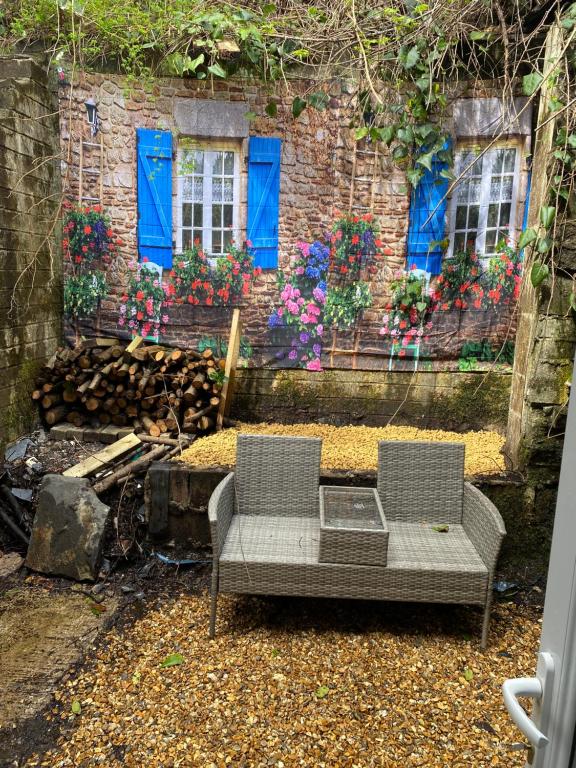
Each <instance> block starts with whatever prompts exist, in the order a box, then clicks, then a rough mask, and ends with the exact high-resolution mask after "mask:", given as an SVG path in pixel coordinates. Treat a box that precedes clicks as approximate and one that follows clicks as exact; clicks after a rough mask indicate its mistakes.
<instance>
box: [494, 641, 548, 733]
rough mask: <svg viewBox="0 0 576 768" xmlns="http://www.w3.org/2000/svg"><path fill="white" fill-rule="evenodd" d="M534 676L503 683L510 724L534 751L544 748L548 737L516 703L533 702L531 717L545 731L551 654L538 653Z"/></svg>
mask: <svg viewBox="0 0 576 768" xmlns="http://www.w3.org/2000/svg"><path fill="white" fill-rule="evenodd" d="M536 674H537V677H517V678H513V679H511V680H505V681H504V683H503V684H502V693H503V695H504V704H505V705H506V709H507V710H508V714H509V715H510V717H511V718H512V720H513V722H514V723H515V724H516V725H517V726H518V728H519V729H520V730H521V731H522V733H523V734H524V736H526V738H527V739H528V741H529V742H530V744H531V745H532V746H533V747H534V748H538V747H540V748H542V747H545V746H546V745H547V744H548V743H549V741H550V740H549V739H548V737H547V736H546V735H545V734H544V733H542V731H541V730H540V729H539V728H538V727H537V726H536V725H535V724H534V719H533V718H532V719H531V718H530V717H529V716H528V714H527V713H526V711H525V710H524V708H523V707H521V706H520V704H519V702H518V696H528V697H530V698H531V699H534V700H535V701H534V714H535V715H536V717H537V720H538V723H539V725H540V727H541V728H542V729H543V730H544V731H548V726H549V720H550V709H551V706H550V705H551V700H552V690H553V682H554V657H553V656H552V654H551V653H548V652H546V651H541V652H540V653H539V654H538V665H537V668H536Z"/></svg>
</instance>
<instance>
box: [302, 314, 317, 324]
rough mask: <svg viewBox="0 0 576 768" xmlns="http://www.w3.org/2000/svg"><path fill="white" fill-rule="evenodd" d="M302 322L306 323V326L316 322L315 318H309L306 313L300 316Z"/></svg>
mask: <svg viewBox="0 0 576 768" xmlns="http://www.w3.org/2000/svg"><path fill="white" fill-rule="evenodd" d="M300 322H301V323H304V325H306V323H313V322H314V318H313V317H309V316H308V315H307V314H306V312H302V314H301V315H300Z"/></svg>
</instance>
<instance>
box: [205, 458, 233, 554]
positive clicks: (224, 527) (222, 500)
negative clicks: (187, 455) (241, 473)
mask: <svg viewBox="0 0 576 768" xmlns="http://www.w3.org/2000/svg"><path fill="white" fill-rule="evenodd" d="M234 507H235V488H234V472H230V474H229V475H226V477H225V478H224V480H222V481H221V482H219V483H218V485H217V486H216V488H214V490H213V491H212V496H210V501H209V502H208V519H209V521H210V535H211V537H212V553H213V558H214V560H215V561H216V560H218V558H219V557H220V553H221V552H222V548H223V547H224V542H225V541H226V535H227V533H228V528H229V527H230V523H231V522H232V516H233V514H234Z"/></svg>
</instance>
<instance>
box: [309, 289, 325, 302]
mask: <svg viewBox="0 0 576 768" xmlns="http://www.w3.org/2000/svg"><path fill="white" fill-rule="evenodd" d="M312 296H314V298H315V299H316V301H317V302H318V304H324V302H325V301H326V294H325V293H324V291H321V290H320V288H318V286H316V288H314V290H313V291H312Z"/></svg>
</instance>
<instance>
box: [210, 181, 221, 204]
mask: <svg viewBox="0 0 576 768" xmlns="http://www.w3.org/2000/svg"><path fill="white" fill-rule="evenodd" d="M212 200H214V202H220V201H221V200H222V179H212Z"/></svg>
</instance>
